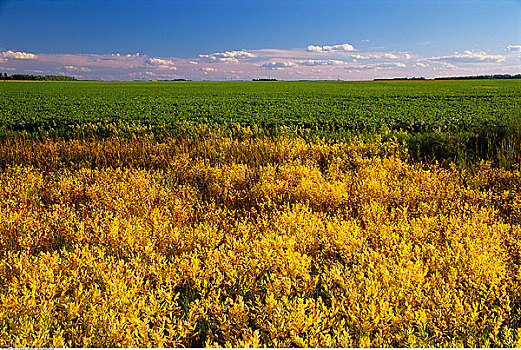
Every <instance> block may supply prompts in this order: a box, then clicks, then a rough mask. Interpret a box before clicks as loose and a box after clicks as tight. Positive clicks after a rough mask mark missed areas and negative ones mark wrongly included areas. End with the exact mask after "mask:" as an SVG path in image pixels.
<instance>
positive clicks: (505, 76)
mask: <svg viewBox="0 0 521 350" xmlns="http://www.w3.org/2000/svg"><path fill="white" fill-rule="evenodd" d="M471 79H521V74H516V75H512V74H494V75H474V76H468V77H442V78H434V80H471Z"/></svg>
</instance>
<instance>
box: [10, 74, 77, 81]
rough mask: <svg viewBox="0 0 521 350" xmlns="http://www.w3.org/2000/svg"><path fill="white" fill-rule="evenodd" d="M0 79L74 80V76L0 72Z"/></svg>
mask: <svg viewBox="0 0 521 350" xmlns="http://www.w3.org/2000/svg"><path fill="white" fill-rule="evenodd" d="M0 80H37V81H76V78H74V77H67V76H65V75H34V74H12V75H7V73H0Z"/></svg>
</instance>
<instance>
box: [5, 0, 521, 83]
mask: <svg viewBox="0 0 521 350" xmlns="http://www.w3.org/2000/svg"><path fill="white" fill-rule="evenodd" d="M0 72H6V73H8V74H14V73H22V74H53V75H67V76H74V77H76V78H78V79H100V80H163V79H177V78H184V79H192V80H251V79H253V78H277V79H284V80H300V79H313V80H319V79H327V80H331V79H333V80H334V79H340V80H368V79H374V78H393V77H426V78H433V77H440V76H462V75H478V74H519V73H521V0H450V1H449V0H446V1H440V0H374V1H369V0H313V1H311V0H277V1H275V0H274V1H271V0H266V1H263V0H241V1H239V0H135V1H132V0H104V1H99V0H0Z"/></svg>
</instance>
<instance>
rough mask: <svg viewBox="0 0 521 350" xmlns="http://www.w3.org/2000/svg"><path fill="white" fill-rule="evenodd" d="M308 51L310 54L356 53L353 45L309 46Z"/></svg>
mask: <svg viewBox="0 0 521 350" xmlns="http://www.w3.org/2000/svg"><path fill="white" fill-rule="evenodd" d="M307 50H308V51H310V52H335V51H340V52H341V51H354V50H355V48H354V47H353V45H351V44H338V45H324V46H316V45H308V47H307Z"/></svg>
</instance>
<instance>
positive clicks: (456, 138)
mask: <svg viewBox="0 0 521 350" xmlns="http://www.w3.org/2000/svg"><path fill="white" fill-rule="evenodd" d="M520 96H521V84H519V81H517V80H516V81H513V80H511V81H506V80H505V81H500V80H491V81H485V80H483V81H420V82H411V81H398V82H387V81H386V82H350V83H346V82H175V83H174V82H125V83H119V82H117V83H116V82H110V83H109V82H37V83H29V82H2V83H0V121H1V123H0V125H1V128H0V346H2V347H181V346H189V347H199V346H225V347H260V346H268V347H369V346H370V347H389V346H392V347H456V346H458V347H459V346H468V347H482V346H485V347H520V346H521V311H520V310H521V283H520V282H521V255H520V251H521V226H520V224H521V167H520V161H521V159H520V157H521V116H520V109H519V106H520Z"/></svg>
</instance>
